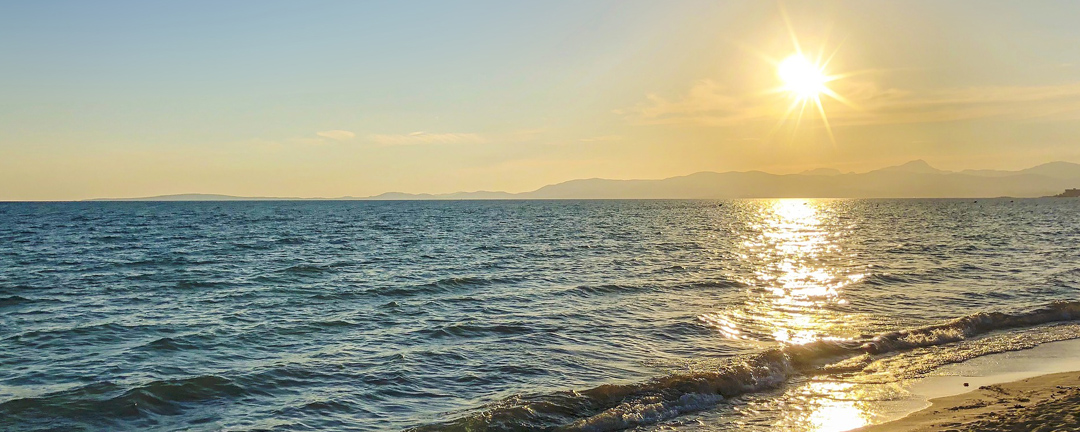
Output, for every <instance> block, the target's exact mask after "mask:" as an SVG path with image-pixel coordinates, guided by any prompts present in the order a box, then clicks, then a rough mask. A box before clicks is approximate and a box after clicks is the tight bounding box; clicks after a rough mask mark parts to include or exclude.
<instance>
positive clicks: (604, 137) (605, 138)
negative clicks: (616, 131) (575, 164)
mask: <svg viewBox="0 0 1080 432" xmlns="http://www.w3.org/2000/svg"><path fill="white" fill-rule="evenodd" d="M622 139H623V137H622V135H601V136H595V137H591V138H582V139H580V140H578V141H581V142H604V141H622Z"/></svg>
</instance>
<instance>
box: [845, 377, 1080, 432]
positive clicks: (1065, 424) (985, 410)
mask: <svg viewBox="0 0 1080 432" xmlns="http://www.w3.org/2000/svg"><path fill="white" fill-rule="evenodd" d="M931 403H932V405H931V406H930V407H928V408H926V409H924V410H922V411H918V412H916V413H914V414H911V415H909V416H907V417H904V418H902V419H899V420H896V421H893V422H889V423H884V424H880V425H874V426H869V427H865V428H860V429H855V431H857V432H920V431H1071V430H1080V410H1078V408H1077V407H1078V406H1080V371H1072V372H1061V373H1056V374H1049V375H1042V376H1037V377H1033V378H1027V379H1022V380H1019V381H1013V382H1009V383H1004V384H995V385H987V386H981V387H978V388H977V389H975V390H974V391H971V392H968V393H963V394H959V395H953V396H947V397H943V398H938V399H933V400H931Z"/></svg>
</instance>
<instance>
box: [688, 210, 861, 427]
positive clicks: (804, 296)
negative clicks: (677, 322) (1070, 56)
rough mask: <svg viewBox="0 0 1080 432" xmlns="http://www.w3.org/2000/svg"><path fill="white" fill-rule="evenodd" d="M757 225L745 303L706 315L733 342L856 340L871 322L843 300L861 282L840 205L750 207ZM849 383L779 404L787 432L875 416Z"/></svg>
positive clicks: (812, 386)
mask: <svg viewBox="0 0 1080 432" xmlns="http://www.w3.org/2000/svg"><path fill="white" fill-rule="evenodd" d="M751 205H753V206H756V207H755V208H754V213H755V218H754V219H753V222H752V223H750V224H749V225H748V227H747V228H746V229H745V230H744V231H743V232H742V239H741V241H740V242H739V243H738V244H739V247H740V249H741V250H740V253H739V255H738V256H739V257H740V259H739V265H740V266H741V268H742V269H743V270H746V271H745V272H743V273H744V274H750V275H753V276H751V277H749V278H747V279H745V280H742V282H743V283H744V284H745V285H746V286H747V289H746V293H745V297H743V298H742V299H741V300H739V301H736V302H735V303H733V304H729V305H724V307H722V308H720V309H719V310H717V311H715V312H712V313H707V314H704V315H702V316H701V317H700V318H701V320H702V321H704V322H706V323H708V324H710V325H711V326H713V327H714V328H715V329H716V330H718V332H719V333H720V334H721V335H723V336H725V337H728V338H732V339H737V340H745V341H756V342H757V343H777V342H779V343H780V344H785V345H801V344H807V343H811V342H815V341H821V340H847V339H851V338H854V337H856V336H858V334H859V330H860V329H863V328H864V327H865V325H864V324H865V323H866V321H867V320H868V318H867V316H866V315H865V314H860V313H858V311H856V310H854V308H853V307H852V306H851V305H850V304H849V302H848V300H847V299H845V297H844V291H845V289H848V288H849V287H850V286H851V285H852V284H854V283H857V282H859V281H860V280H862V279H863V277H864V274H865V269H864V268H862V267H859V266H858V265H855V264H854V262H855V260H854V255H853V254H854V252H853V251H851V250H850V248H848V247H845V246H846V244H847V243H845V240H846V239H847V238H848V234H849V232H848V231H849V230H850V229H851V227H850V226H848V225H846V224H844V223H843V222H842V217H841V216H842V212H843V202H842V201H832V200H809V199H780V200H769V201H758V202H755V203H753V204H751ZM860 391H861V390H860V388H859V387H856V386H855V385H854V384H850V383H844V382H828V381H822V382H816V381H810V382H807V383H803V384H800V385H798V386H797V387H795V388H793V389H792V390H791V391H789V392H787V394H786V395H785V397H783V398H781V400H783V401H785V402H784V403H785V404H787V405H786V407H785V408H784V409H782V410H781V411H782V412H783V413H784V414H783V418H784V419H783V422H784V423H785V424H786V426H787V428H786V429H785V430H797V431H816V432H830V431H845V430H850V429H854V428H857V427H861V426H864V425H866V424H868V422H869V421H870V419H871V418H872V417H873V415H872V413H871V411H872V409H871V408H870V406H869V405H867V404H866V403H864V402H862V400H863V399H864V398H865V396H866V395H860V394H858V393H859V392H860Z"/></svg>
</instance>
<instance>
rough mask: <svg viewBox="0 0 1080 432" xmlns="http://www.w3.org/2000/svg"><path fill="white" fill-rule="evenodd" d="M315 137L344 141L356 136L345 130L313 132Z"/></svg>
mask: <svg viewBox="0 0 1080 432" xmlns="http://www.w3.org/2000/svg"><path fill="white" fill-rule="evenodd" d="M315 135H318V136H321V137H323V138H329V139H332V140H335V141H345V140H350V139H353V138H355V137H356V134H354V133H352V132H349V131H347V130H328V131H322V132H315Z"/></svg>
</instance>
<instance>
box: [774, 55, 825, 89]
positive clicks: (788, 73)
mask: <svg viewBox="0 0 1080 432" xmlns="http://www.w3.org/2000/svg"><path fill="white" fill-rule="evenodd" d="M776 73H777V75H779V76H780V81H782V82H783V83H784V90H786V91H788V92H791V94H792V96H794V97H795V98H797V99H801V100H805V99H814V98H817V97H818V95H819V94H821V93H824V92H826V91H827V90H828V88H827V87H825V83H827V82H829V77H828V76H826V75H825V73H824V71H823V70H822V69H821V68H820V67H818V66H816V65H814V64H813V63H810V61H809V60H807V59H806V57H803V56H802V55H801V54H792V55H790V56H788V58H786V59H784V61H782V62H780V65H779V66H778V67H777V70H776Z"/></svg>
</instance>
